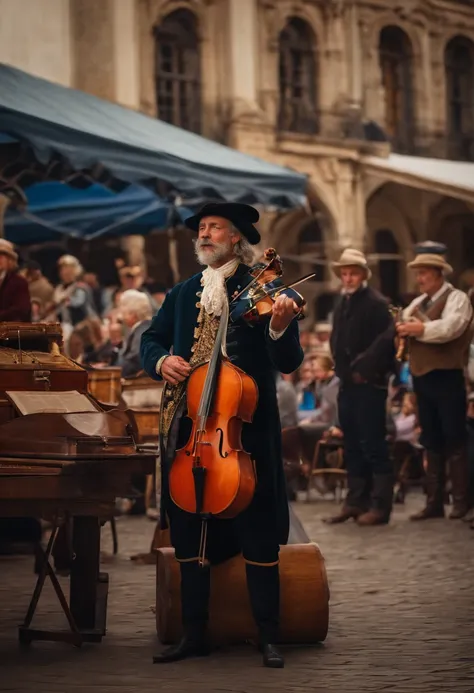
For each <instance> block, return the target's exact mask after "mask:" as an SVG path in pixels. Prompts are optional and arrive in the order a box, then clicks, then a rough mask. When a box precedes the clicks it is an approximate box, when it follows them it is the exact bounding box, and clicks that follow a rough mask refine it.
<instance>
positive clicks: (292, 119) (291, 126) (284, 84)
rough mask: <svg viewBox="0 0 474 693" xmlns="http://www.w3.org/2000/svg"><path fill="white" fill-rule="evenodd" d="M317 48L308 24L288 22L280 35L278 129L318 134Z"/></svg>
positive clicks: (294, 19)
mask: <svg viewBox="0 0 474 693" xmlns="http://www.w3.org/2000/svg"><path fill="white" fill-rule="evenodd" d="M316 74H317V65H316V46H315V38H314V34H313V31H312V29H311V27H310V26H309V24H307V22H305V21H304V20H302V19H299V18H298V17H292V18H291V19H289V20H288V22H287V24H286V26H285V28H284V29H283V31H281V33H280V75H279V81H280V108H279V115H278V128H279V130H283V131H285V130H286V131H289V132H301V133H308V134H315V133H317V132H318V113H317V102H318V99H317V87H316V79H317V76H316Z"/></svg>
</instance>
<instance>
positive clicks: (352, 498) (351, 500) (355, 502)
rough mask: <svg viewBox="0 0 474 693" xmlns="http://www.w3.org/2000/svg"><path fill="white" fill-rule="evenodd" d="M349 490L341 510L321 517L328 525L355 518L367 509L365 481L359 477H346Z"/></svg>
mask: <svg viewBox="0 0 474 693" xmlns="http://www.w3.org/2000/svg"><path fill="white" fill-rule="evenodd" d="M348 486H349V491H348V494H347V498H346V501H345V503H344V506H343V508H342V510H341V511H340V512H339V513H338V514H337V515H333V516H332V517H325V518H323V522H325V523H326V524H328V525H337V524H340V523H341V522H347V520H351V519H353V520H356V519H357V518H358V517H359V515H363V513H365V512H366V511H367V509H368V497H367V481H366V480H365V479H363V478H359V477H348Z"/></svg>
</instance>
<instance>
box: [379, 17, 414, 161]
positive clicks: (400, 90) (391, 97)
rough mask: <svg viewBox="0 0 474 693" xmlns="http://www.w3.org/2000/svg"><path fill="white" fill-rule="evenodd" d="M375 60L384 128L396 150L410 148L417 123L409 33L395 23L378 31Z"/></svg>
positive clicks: (411, 47) (407, 149) (412, 54)
mask: <svg viewBox="0 0 474 693" xmlns="http://www.w3.org/2000/svg"><path fill="white" fill-rule="evenodd" d="M378 60H379V69H380V74H381V82H382V90H383V92H382V93H383V97H384V126H385V127H384V129H385V131H386V132H387V134H388V135H389V136H390V138H391V140H392V143H393V146H394V148H395V149H396V150H397V151H402V152H407V153H408V152H410V151H412V150H413V145H414V137H415V123H416V115H417V108H416V100H415V93H416V92H415V60H414V53H413V43H412V41H411V40H410V37H409V35H408V34H407V33H406V32H405V31H404V30H403V29H401V28H400V27H399V26H397V25H393V24H389V25H386V26H384V27H383V28H382V29H381V31H380V34H379V45H378Z"/></svg>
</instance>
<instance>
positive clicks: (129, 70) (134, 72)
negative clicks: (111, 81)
mask: <svg viewBox="0 0 474 693" xmlns="http://www.w3.org/2000/svg"><path fill="white" fill-rule="evenodd" d="M136 9H137V8H136V3H135V0H120V2H116V3H115V7H114V25H113V32H114V70H115V85H116V92H115V100H116V101H117V102H118V103H119V104H121V105H122V106H126V107H128V108H133V109H135V110H138V109H139V107H140V86H139V47H138V27H137V22H138V16H137V15H138V13H137V11H136Z"/></svg>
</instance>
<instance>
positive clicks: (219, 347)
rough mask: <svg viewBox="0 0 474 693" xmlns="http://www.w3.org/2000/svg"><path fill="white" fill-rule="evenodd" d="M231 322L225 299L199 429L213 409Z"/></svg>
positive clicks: (205, 387) (204, 393) (207, 379)
mask: <svg viewBox="0 0 474 693" xmlns="http://www.w3.org/2000/svg"><path fill="white" fill-rule="evenodd" d="M228 322H229V304H228V301H227V299H226V300H225V301H224V306H223V309H222V314H221V319H220V323H219V329H218V330H217V336H216V341H215V343H214V347H213V349H212V354H211V359H210V361H209V368H208V369H207V375H206V380H205V381H204V387H203V390H202V394H201V400H200V402H199V409H198V418H199V425H198V428H199V429H203V428H204V426H205V423H206V421H207V418H208V416H209V412H210V411H211V406H212V399H213V396H214V391H215V386H216V382H217V376H218V374H219V366H220V362H221V357H222V356H223V355H224V356H225V355H226V352H225V338H226V335H227V324H228Z"/></svg>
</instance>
